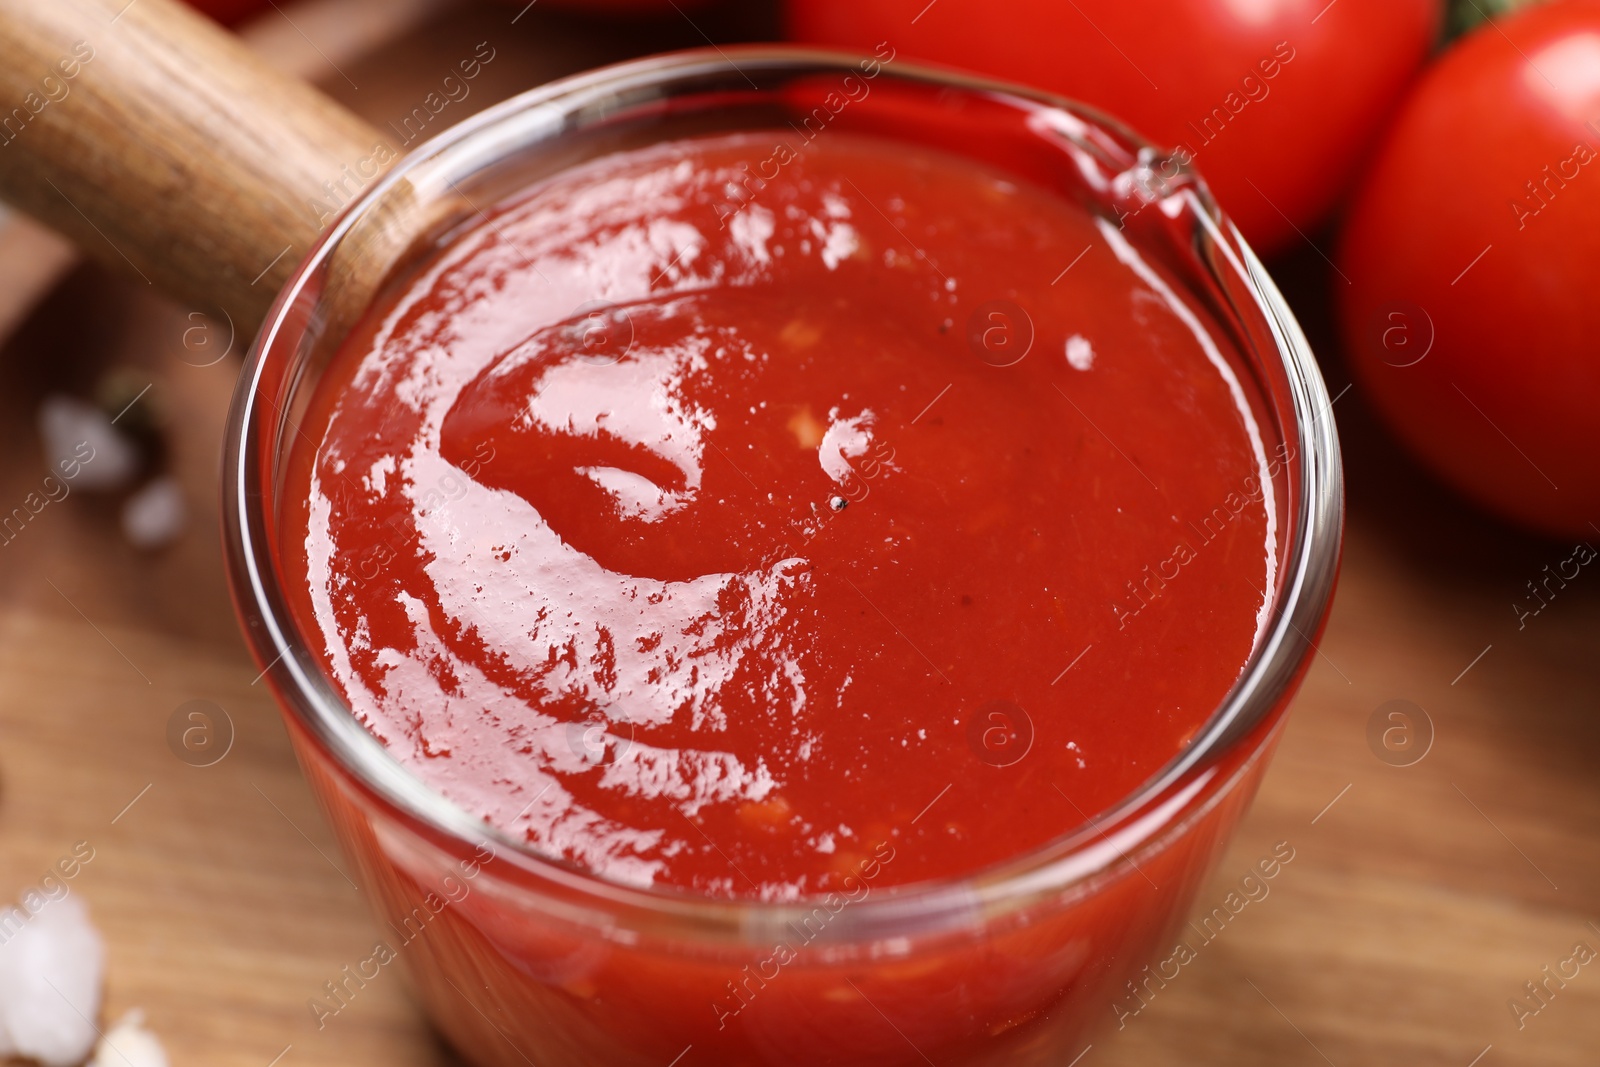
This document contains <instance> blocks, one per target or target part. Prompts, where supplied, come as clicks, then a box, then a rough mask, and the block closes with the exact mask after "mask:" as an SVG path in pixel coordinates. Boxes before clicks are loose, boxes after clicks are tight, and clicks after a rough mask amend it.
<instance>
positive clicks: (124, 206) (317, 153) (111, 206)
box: [0, 0, 398, 334]
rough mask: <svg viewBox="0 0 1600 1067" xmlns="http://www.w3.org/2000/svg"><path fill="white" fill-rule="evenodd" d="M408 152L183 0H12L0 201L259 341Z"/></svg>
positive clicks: (1, 13)
mask: <svg viewBox="0 0 1600 1067" xmlns="http://www.w3.org/2000/svg"><path fill="white" fill-rule="evenodd" d="M396 158H398V154H397V153H396V152H395V150H394V149H393V148H392V147H391V146H390V145H389V144H388V142H387V141H386V140H385V139H384V138H383V136H382V135H381V134H379V133H378V132H377V131H376V130H374V129H372V128H371V127H370V126H368V125H367V124H366V123H364V122H363V121H362V120H360V119H358V118H356V117H355V116H354V115H352V114H350V112H348V111H346V110H345V109H344V108H342V107H340V106H339V105H338V104H335V103H334V102H332V101H331V100H329V99H327V98H326V97H325V96H323V95H322V94H321V93H319V92H318V91H317V90H316V89H314V88H312V87H311V86H308V85H306V84H305V83H303V82H299V81H296V80H294V79H292V78H289V77H287V76H285V75H283V74H281V73H279V72H277V71H275V70H273V69H272V68H271V67H269V66H267V65H266V64H265V63H264V62H263V61H262V60H260V59H259V58H257V57H256V56H255V55H254V54H252V53H251V52H250V51H249V50H247V49H246V48H245V47H244V46H243V45H242V44H240V43H239V41H237V40H236V39H235V38H234V37H233V36H232V35H231V34H229V33H228V32H227V31H226V30H223V29H222V28H220V27H218V26H217V25H215V24H214V23H212V22H211V21H210V20H208V19H206V18H205V17H203V16H201V15H198V14H196V13H195V12H193V11H191V10H189V9H188V8H187V7H185V6H184V5H183V4H181V3H179V2H178V0H132V2H130V0H0V200H5V201H7V202H9V203H11V204H13V205H15V206H16V207H18V208H20V209H22V210H23V211H26V212H28V213H29V214H31V215H33V216H34V217H36V218H38V219H39V220H41V221H42V222H44V223H46V224H47V225H49V226H51V227H53V228H55V229H57V230H58V231H60V232H61V233H63V234H65V235H67V236H68V237H70V238H72V239H73V240H74V241H75V242H76V243H77V244H78V245H79V247H81V248H83V249H84V250H85V251H86V252H87V253H89V254H90V255H92V256H94V257H96V258H98V259H100V260H102V261H103V262H105V263H108V264H110V265H112V266H113V267H116V268H119V269H122V270H124V271H130V272H131V273H134V274H137V275H138V276H140V277H142V278H144V279H145V280H147V281H150V282H152V283H153V284H155V285H157V286H160V287H161V288H163V289H165V290H166V291H167V292H168V293H170V294H171V295H173V296H175V297H177V298H178V299H180V300H183V301H185V302H188V303H191V304H194V305H196V306H209V307H217V308H220V309H221V310H224V311H226V312H227V314H228V315H229V316H231V317H232V319H233V321H234V323H235V325H236V326H238V327H239V329H240V330H241V331H242V332H245V333H247V334H248V333H253V332H254V330H255V328H256V327H257V326H258V325H259V324H260V322H261V320H262V319H263V318H264V317H265V315H266V313H267V309H268V307H269V306H270V304H271V303H272V300H273V299H274V297H276V296H277V293H278V290H279V289H280V288H281V287H282V286H283V284H284V282H285V281H286V280H287V278H288V277H289V275H290V273H291V272H292V271H293V269H294V267H295V266H296V265H297V264H298V262H299V261H300V259H301V257H302V256H304V255H305V253H306V251H307V250H308V249H309V247H310V245H311V243H312V242H313V241H314V240H315V239H316V237H317V235H318V233H319V232H320V231H321V230H322V228H323V226H324V225H325V224H326V223H327V222H328V221H329V220H330V219H331V218H332V214H333V212H334V211H336V210H337V209H338V208H339V207H340V206H342V205H343V204H344V203H345V202H346V201H347V200H349V199H350V198H351V197H353V196H354V195H355V194H356V193H358V192H359V191H360V189H361V188H362V187H364V186H365V185H367V184H370V182H371V181H372V180H373V179H375V178H376V177H377V176H378V175H379V174H381V173H382V171H383V170H384V169H386V168H387V166H388V165H389V164H390V163H392V162H393V161H394V160H395V159H396ZM130 269H131V270H130Z"/></svg>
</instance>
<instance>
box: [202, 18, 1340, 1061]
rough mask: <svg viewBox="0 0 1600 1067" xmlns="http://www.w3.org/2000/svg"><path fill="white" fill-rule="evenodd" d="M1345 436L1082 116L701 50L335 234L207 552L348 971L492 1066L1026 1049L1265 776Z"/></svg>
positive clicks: (404, 191)
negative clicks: (361, 932) (373, 927)
mask: <svg viewBox="0 0 1600 1067" xmlns="http://www.w3.org/2000/svg"><path fill="white" fill-rule="evenodd" d="M352 264H360V265H361V269H360V270H355V269H354V268H352V266H351V265H352ZM374 264H377V269H374ZM362 277H370V278H373V279H375V281H373V282H372V283H370V284H367V285H365V286H363V285H361V284H358V283H357V282H355V281H352V279H353V278H356V279H359V278H362ZM1326 407H1327V396H1326V392H1325V390H1324V389H1323V386H1322V383H1321V379H1320V377H1319V375H1318V373H1317V371H1316V368H1315V365H1314V363H1313V361H1312V359H1311V357H1310V354H1309V352H1308V351H1307V350H1306V347H1305V344H1304V341H1303V338H1302V337H1301V336H1300V333H1299V330H1298V328H1297V327H1296V326H1295V324H1294V322H1293V320H1292V318H1291V317H1290V316H1289V314H1288V312H1287V311H1286V310H1285V308H1284V306H1283V303H1282V301H1281V298H1280V297H1279V296H1278V295H1277V293H1276V291H1275V290H1274V289H1273V287H1272V285H1271V283H1270V282H1269V281H1268V280H1267V279H1266V277H1265V275H1264V273H1263V272H1262V270H1261V268H1260V266H1259V264H1258V263H1257V262H1256V261H1255V259H1254V257H1253V256H1252V255H1251V254H1250V252H1249V250H1248V249H1247V248H1245V247H1244V246H1243V244H1242V243H1241V242H1240V241H1239V239H1238V236H1237V234H1236V233H1235V232H1234V231H1233V229H1232V227H1231V226H1230V225H1229V224H1228V223H1227V222H1226V221H1225V220H1224V219H1223V218H1222V217H1221V216H1220V214H1219V213H1218V212H1217V210H1216V208H1215V206H1214V204H1212V203H1211V201H1210V198H1209V195H1208V194H1207V193H1206V191H1205V189H1204V187H1203V186H1202V185H1201V184H1199V183H1198V181H1197V180H1196V179H1195V177H1194V176H1193V175H1192V174H1191V173H1189V172H1188V171H1187V170H1185V169H1184V168H1182V167H1179V166H1177V165H1176V164H1174V163H1173V162H1171V161H1170V160H1168V159H1166V158H1165V157H1162V156H1161V155H1159V154H1158V153H1157V152H1155V151H1154V150H1153V149H1151V148H1149V147H1147V146H1145V145H1143V144H1142V143H1140V142H1138V141H1137V140H1136V139H1135V138H1134V137H1133V136H1132V135H1131V134H1128V133H1127V132H1126V131H1124V130H1122V129H1121V128H1120V127H1117V126H1116V125H1115V124H1114V123H1112V122H1111V121H1110V120H1107V119H1105V118H1103V117H1101V116H1098V115H1095V114H1093V113H1090V112H1088V111H1086V110H1084V109H1081V108H1078V107H1076V106H1073V105H1070V104H1068V103H1066V102H1064V101H1059V100H1054V99H1050V98H1045V97H1040V96H1037V95H1034V94H1030V93H1027V92H1024V91H1022V90H1016V89H1011V88H1008V87H1002V86H995V85H992V84H989V83H982V82H976V81H969V80H966V79H963V78H960V77H957V76H954V75H947V74H939V73H932V72H928V71H923V70H918V69H915V68H911V67H908V66H906V65H905V64H904V63H903V62H900V61H897V60H896V59H895V57H894V55H893V50H892V48H890V47H889V46H887V45H886V46H884V47H883V48H881V49H880V50H879V53H878V54H877V55H876V56H874V57H869V58H864V59H857V58H848V57H841V56H835V55H831V54H826V53H816V52H809V51H797V50H793V49H746V50H741V51H739V52H738V53H736V54H733V55H732V56H731V57H724V56H722V55H720V54H717V53H712V54H710V55H706V54H700V53H688V54H682V55H676V56H669V57H663V58H658V59H652V60H646V61H642V62H639V63H634V64H628V65H624V66H621V67H616V68H610V69H608V70H604V71H600V72H597V73H594V74H591V75H586V76H583V77H581V78H578V79H573V80H569V81H566V82H562V83H557V84H555V85H552V86H549V87H546V88H543V89H540V90H536V91H535V92H533V93H531V94H528V95H526V96H524V97H521V98H518V99H517V100H514V101H511V102H510V103H508V104H506V105H503V106H501V107H499V108H497V109H494V110H492V111H490V112H487V113H485V114H484V115H483V116H480V117H479V118H477V119H474V120H472V121H471V122H469V123H467V124H465V125H464V126H463V127H461V128H458V129H457V130H454V131H451V132H450V133H448V134H446V135H445V136H444V137H443V138H441V139H439V140H438V141H435V142H433V144H432V145H430V146H428V147H427V148H425V149H423V150H421V151H420V152H419V153H417V154H416V155H413V156H412V157H410V158H409V159H408V160H406V161H405V162H404V163H402V165H401V166H400V167H399V168H398V169H397V170H396V172H395V173H393V174H392V175H390V176H389V177H387V178H386V179H385V180H384V181H383V183H382V184H381V185H379V186H378V187H377V188H375V189H374V190H373V191H372V192H370V193H369V194H368V195H367V196H366V197H365V198H364V199H363V200H362V201H360V202H359V203H357V204H356V205H355V206H353V207H352V208H351V209H350V210H349V211H348V212H347V213H346V214H345V216H344V217H343V219H342V220H341V222H340V223H339V224H337V225H336V226H335V227H334V229H333V230H332V231H331V232H330V234H329V235H328V236H327V237H326V238H325V239H324V241H323V242H322V244H321V246H320V247H319V248H318V250H317V251H316V252H315V253H314V254H313V255H312V256H311V257H310V259H309V260H308V261H307V263H306V264H305V265H304V266H303V267H302V268H301V271H300V273H299V275H298V276H297V278H296V280H295V282H294V283H292V284H291V285H290V286H289V287H288V289H286V290H285V293H284V295H283V296H282V297H281V298H280V300H279V303H278V305H277V308H276V310H275V312H274V316H273V319H272V321H271V322H270V324H269V326H268V328H267V329H265V330H264V331H263V333H262V339H261V341H260V342H258V347H257V350H256V351H255V352H254V353H253V356H252V360H251V363H250V366H249V368H248V369H247V373H246V375H245V377H244V378H243V379H242V384H241V390H240V394H239V398H238V400H237V402H236V404H235V409H234V413H233V417H232V426H231V433H230V449H231V450H230V454H229V459H228V467H227V477H228V488H227V494H226V497H227V506H228V509H229V520H230V529H229V550H230V567H231V571H232V574H233V578H234V581H235V588H236V596H237V600H238V603H239V605H240V608H241V613H242V614H243V616H244V618H245V620H246V623H247V628H248V631H249V634H250V636H251V639H252V641H253V644H254V646H255V651H256V653H257V655H258V656H259V657H260V659H261V661H262V663H263V664H270V665H271V666H270V669H269V672H268V677H269V678H271V680H272V683H273V685H274V687H275V689H276V691H277V693H278V695H279V698H280V700H281V701H282V703H283V704H284V706H285V709H286V711H287V718H288V721H289V724H290V732H291V736H292V737H293V738H294V741H295V745H296V749H297V752H298V754H299V756H300V759H301V761H302V764H303V765H304V766H305V768H306V771H307V774H308V777H309V778H310V780H311V782H312V784H313V787H314V789H315V790H316V792H317V794H318V796H319V798H320V800H321V802H322V803H323V805H324V807H325V809H326V810H327V812H328V814H329V817H330V819H331V821H332V823H333V825H334V827H335V829H336V831H337V833H338V835H339V836H340V838H341V843H342V845H343V846H344V848H345V850H346V852H347V854H348V855H350V856H351V858H352V859H353V861H354V863H355V865H356V867H357V868H358V869H359V871H360V874H361V880H362V882H363V884H364V886H365V888H366V891H367V892H368V893H369V895H370V896H371V898H372V901H373V905H374V907H375V909H376V911H377V914H378V917H379V918H380V920H381V921H382V924H383V932H384V937H385V940H384V942H383V943H382V945H381V946H380V947H381V948H382V950H383V956H384V958H383V959H382V960H381V961H379V964H378V965H386V964H387V963H388V962H391V961H399V962H401V963H402V964H403V965H404V966H405V967H406V968H407V969H408V971H409V972H410V973H411V975H412V977H413V979H414V981H415V984H416V986H417V988H418V990H419V993H420V995H421V997H422V999H423V1000H424V1001H425V1002H426V1004H427V1005H428V1007H429V1009H430V1011H431V1012H432V1014H433V1017H434V1018H435V1020H436V1021H437V1022H438V1024H439V1026H440V1027H441V1029H442V1030H443V1031H444V1032H445V1033H446V1034H447V1035H448V1036H449V1037H450V1038H451V1039H452V1040H453V1041H454V1042H455V1043H456V1044H457V1045H458V1046H459V1047H460V1048H461V1049H462V1050H463V1051H465V1052H466V1053H467V1054H468V1055H469V1056H471V1057H472V1058H474V1059H475V1060H476V1061H478V1062H482V1063H485V1064H512V1063H522V1062H535V1063H540V1064H595V1063H605V1064H630V1065H631V1064H641V1065H643V1064H665V1063H671V1062H678V1063H682V1064H685V1065H690V1064H696V1063H699V1064H817V1063H829V1064H899V1063H906V1064H912V1063H922V1062H935V1063H939V1064H941V1065H943V1064H951V1065H954V1064H988V1063H1008V1064H1009V1063H1040V1064H1045V1063H1051V1064H1055V1063H1061V1062H1066V1060H1069V1059H1070V1058H1071V1057H1073V1056H1075V1055H1077V1054H1078V1053H1079V1052H1080V1051H1081V1050H1082V1048H1083V1047H1084V1045H1085V1044H1086V1042H1087V1041H1088V1040H1089V1039H1090V1037H1091V1036H1092V1033H1093V1029H1094V1028H1095V1027H1096V1026H1097V1025H1101V1024H1103V1023H1105V1022H1111V1021H1113V1020H1114V1018H1115V1004H1116V1003H1118V1002H1119V1001H1120V998H1122V997H1123V996H1124V995H1125V993H1126V987H1127V983H1128V982H1129V981H1131V980H1132V979H1133V978H1134V976H1135V975H1136V974H1138V973H1139V972H1140V971H1141V969H1142V968H1143V967H1144V965H1145V964H1147V963H1149V962H1150V961H1151V960H1152V959H1155V958H1159V957H1160V956H1163V955H1165V953H1164V952H1162V949H1164V948H1168V947H1169V945H1168V942H1169V940H1170V935H1171V933H1172V930H1173V928H1174V927H1175V926H1176V924H1178V923H1179V922H1180V921H1181V919H1182V917H1183V914H1184V911H1185V909H1186V908H1187V907H1188V905H1189V904H1190V902H1191V900H1192V897H1193V895H1194V892H1195V890H1196V888H1197V886H1198V884H1199V882H1200V880H1201V879H1203V878H1204V876H1205V875H1206V873H1207V872H1208V870H1209V869H1210V866H1211V864H1212V862H1213V861H1214V859H1215V858H1216V856H1217V854H1218V852H1219V850H1220V849H1221V847H1222V846H1223V845H1224V844H1225V843H1226V839H1227V836H1228V834H1229V833H1230V832H1231V830H1232V827H1233V826H1234V824H1235V823H1236V822H1237V820H1238V818H1239V817H1240V815H1241V813H1242V811H1243V809H1244V807H1245V806H1246V804H1247V803H1248V801H1249V798H1250V796H1251V795H1252V793H1253V791H1254V788H1255V785H1256V783H1257V781H1258V780H1259V777H1260V775H1261V773H1262V771H1263V769H1264V766H1265V760H1266V757H1267V755H1268V754H1269V752H1270V749H1271V746H1272V743H1273V740H1274V739H1275V737H1276V732H1277V727H1278V725H1279V723H1280V722H1281V718H1282V714H1283V711H1284V708H1285V705H1286V702H1287V700H1288V698H1289V696H1290V694H1291V692H1292V690H1293V689H1294V687H1295V685H1296V684H1297V683H1298V680H1299V678H1300V676H1301V675H1302V673H1303V671H1304V669H1305V666H1306V657H1307V654H1308V651H1309V648H1310V645H1309V640H1310V638H1309V637H1308V636H1307V635H1314V634H1315V632H1316V631H1317V629H1318V627H1320V625H1321V623H1322V620H1323V617H1324V615H1325V613H1326V608H1327V603H1328V599H1329V597H1330V595H1331V590H1332V582H1333V576H1334V570H1335V566H1336V561H1337V553H1338V539H1339V519H1340V490H1339V468H1338V451H1337V442H1336V440H1335V438H1334V435H1333V430H1332V427H1331V420H1328V419H1325V418H1321V417H1320V413H1321V412H1323V411H1325V410H1326ZM311 1008H312V1010H313V1011H314V1012H319V1013H323V1012H325V1013H327V1014H328V1015H333V1014H337V1012H338V1011H340V1010H342V1002H341V999H340V997H339V995H338V991H337V990H336V989H335V990H332V991H330V992H329V995H328V997H327V998H325V999H324V1001H323V1002H321V1003H320V1004H319V1002H317V1001H313V1003H312V1006H311Z"/></svg>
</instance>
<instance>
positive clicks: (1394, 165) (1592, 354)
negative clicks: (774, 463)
mask: <svg viewBox="0 0 1600 1067" xmlns="http://www.w3.org/2000/svg"><path fill="white" fill-rule="evenodd" d="M1337 260H1338V262H1339V264H1340V267H1341V269H1342V271H1343V273H1344V275H1345V276H1346V277H1347V278H1348V283H1347V282H1345V281H1344V280H1342V279H1339V278H1335V279H1334V282H1333V285H1334V288H1335V289H1336V290H1338V292H1337V294H1336V298H1337V299H1338V301H1339V304H1340V319H1341V324H1342V327H1343V330H1344V334H1345V340H1346V347H1347V349H1348V350H1349V354H1350V359H1351V362H1352V364H1353V366H1354V371H1355V374H1356V377H1357V379H1358V380H1359V381H1360V383H1361V385H1362V386H1363V387H1364V389H1365V390H1366V393H1367V395H1368V396H1369V397H1370V398H1371V400H1372V402H1373V404H1374V405H1375V406H1376V407H1377V409H1378V410H1379V411H1380V412H1381V413H1382V414H1383V416H1385V418H1386V421H1387V422H1388V423H1389V425H1390V426H1391V427H1393V429H1394V431H1395V433H1396V435H1397V436H1399V438H1400V439H1401V440H1402V441H1404V442H1405V443H1406V444H1407V445H1408V446H1410V448H1411V449H1412V450H1414V451H1415V453H1416V454H1417V455H1418V456H1420V457H1421V458H1422V460H1423V461H1424V462H1425V463H1427V464H1428V465H1429V466H1431V467H1432V468H1433V469H1434V470H1435V471H1437V472H1438V473H1439V474H1440V475H1442V476H1443V477H1444V478H1445V480H1446V481H1448V482H1450V483H1452V484H1454V485H1455V486H1457V487H1458V488H1459V489H1461V491H1463V492H1464V493H1466V494H1467V495H1468V496H1470V497H1472V498H1473V499H1475V500H1477V501H1479V502H1480V503H1481V504H1483V505H1485V506H1487V507H1489V508H1491V509H1493V510H1495V511H1497V512H1499V513H1500V514H1502V515H1504V516H1507V517H1509V518H1511V519H1514V520H1517V521H1520V522H1523V523H1525V524H1527V525H1529V526H1532V527H1535V528H1537V529H1540V530H1543V531H1546V532H1549V533H1553V534H1562V535H1571V534H1577V535H1582V536H1584V537H1593V536H1595V535H1596V532H1597V526H1594V525H1591V523H1593V524H1597V525H1600V350H1597V348H1596V345H1597V338H1600V295H1597V292H1596V281H1597V280H1600V0H1553V2H1551V3H1549V4H1548V5H1543V6H1535V7H1532V8H1528V9H1525V10H1523V11H1522V12H1520V13H1519V14H1517V15H1515V16H1512V17H1510V18H1507V19H1505V20H1503V21H1502V22H1500V23H1499V24H1498V25H1495V26H1485V27H1482V28H1480V29H1478V30H1476V31H1475V32H1473V33H1472V34H1471V35H1470V36H1468V37H1466V38H1464V39H1462V40H1461V42H1460V43H1458V44H1457V45H1456V46H1455V47H1454V48H1452V49H1451V50H1450V51H1449V52H1447V53H1446V54H1445V55H1444V56H1443V58H1441V59H1440V61H1439V62H1438V63H1437V64H1436V65H1435V66H1434V67H1433V69H1432V70H1431V71H1429V72H1428V74H1427V75H1426V77H1424V79H1423V80H1422V81H1421V82H1420V84H1419V85H1418V86H1417V89H1416V91H1415V93H1413V95H1412V96H1411V98H1410V100H1409V101H1408V102H1407V103H1406V105H1405V107H1404V108H1403V110H1402V111H1401V113H1400V116H1399V118H1398V120H1397V121H1396V123H1395V124H1394V126H1393V127H1392V128H1391V130H1390V132H1389V135H1388V137H1387V138H1386V140H1385V142H1384V144H1383V146H1382V148H1381V149H1380V150H1379V152H1378V154H1377V156H1376V158H1375V159H1374V161H1373V166H1372V168H1371V169H1370V171H1369V172H1368V173H1367V174H1366V176H1365V179H1364V181H1363V183H1362V185H1361V187H1360V190H1359V192H1358V194H1357V196H1356V198H1355V200H1354V202H1353V204H1352V207H1351V210H1350V214H1349V218H1348V223H1347V228H1346V230H1345V233H1344V235H1343V241H1342V244H1341V247H1340V250H1339V253H1338V255H1337ZM1430 344H1431V348H1430Z"/></svg>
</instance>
